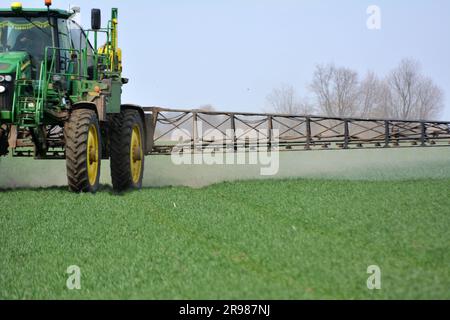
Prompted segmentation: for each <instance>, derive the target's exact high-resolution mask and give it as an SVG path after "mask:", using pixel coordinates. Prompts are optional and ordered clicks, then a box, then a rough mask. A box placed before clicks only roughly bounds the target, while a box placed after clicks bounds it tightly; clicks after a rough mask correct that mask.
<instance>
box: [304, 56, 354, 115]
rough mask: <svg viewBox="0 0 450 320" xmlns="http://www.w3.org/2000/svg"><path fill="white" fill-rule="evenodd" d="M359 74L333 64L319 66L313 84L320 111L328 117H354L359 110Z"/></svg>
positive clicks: (312, 89)
mask: <svg viewBox="0 0 450 320" xmlns="http://www.w3.org/2000/svg"><path fill="white" fill-rule="evenodd" d="M358 85H359V83H358V74H357V73H356V72H355V71H353V70H351V69H348V68H336V67H335V66H334V65H333V64H329V65H327V66H322V65H318V66H317V67H316V71H315V72H314V76H313V81H312V83H311V86H310V88H311V91H312V92H313V93H314V95H315V96H316V100H317V104H318V107H319V108H320V110H321V111H322V112H323V113H325V114H326V115H328V116H338V117H345V116H354V115H355V114H356V113H357V109H358V99H359V88H358Z"/></svg>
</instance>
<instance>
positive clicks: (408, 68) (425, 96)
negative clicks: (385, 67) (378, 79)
mask: <svg viewBox="0 0 450 320" xmlns="http://www.w3.org/2000/svg"><path fill="white" fill-rule="evenodd" d="M386 83H387V85H388V86H389V91H390V100H389V101H388V105H389V107H388V109H389V116H391V117H395V118H400V119H414V120H417V119H431V118H437V117H438V116H439V114H440V113H441V111H442V109H443V92H442V90H441V89H440V88H439V87H438V86H436V85H435V84H434V82H433V81H432V80H431V79H430V78H426V77H424V76H423V75H422V74H421V70H420V64H419V63H418V62H417V61H415V60H410V59H404V60H402V61H401V62H400V65H399V66H398V67H397V68H396V69H394V70H393V71H392V72H391V73H390V74H389V75H388V77H387V78H386Z"/></svg>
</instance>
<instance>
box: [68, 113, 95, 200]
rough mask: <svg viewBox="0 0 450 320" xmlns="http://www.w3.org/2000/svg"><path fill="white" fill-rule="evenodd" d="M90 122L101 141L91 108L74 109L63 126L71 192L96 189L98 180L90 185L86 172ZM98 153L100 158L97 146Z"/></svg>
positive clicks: (93, 190)
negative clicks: (95, 128)
mask: <svg viewBox="0 0 450 320" xmlns="http://www.w3.org/2000/svg"><path fill="white" fill-rule="evenodd" d="M92 123H95V124H96V126H97V130H98V134H99V140H100V141H99V143H101V137H100V130H99V127H98V120H97V115H96V113H95V111H93V110H89V109H78V110H74V111H73V112H72V114H71V117H70V119H69V121H67V122H66V124H65V126H64V135H65V139H66V167H67V180H68V184H69V190H70V191H72V192H77V193H79V192H96V191H97V190H98V184H99V183H98V181H97V183H96V184H95V185H94V186H91V185H90V183H89V177H88V173H87V161H88V159H87V140H88V133H89V127H90V126H91V125H92ZM99 153H100V154H99V159H101V148H99ZM99 167H100V164H99ZM99 170H100V169H99ZM97 180H98V178H97Z"/></svg>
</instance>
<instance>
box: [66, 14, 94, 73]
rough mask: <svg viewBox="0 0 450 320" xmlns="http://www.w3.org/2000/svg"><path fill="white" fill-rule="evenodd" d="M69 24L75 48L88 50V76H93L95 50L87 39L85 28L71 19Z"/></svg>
mask: <svg viewBox="0 0 450 320" xmlns="http://www.w3.org/2000/svg"><path fill="white" fill-rule="evenodd" d="M68 26H69V33H70V38H71V42H72V46H73V48H74V49H75V50H78V51H80V52H82V51H84V50H87V55H88V61H87V68H88V77H89V78H92V74H93V67H94V57H93V55H94V50H93V49H92V46H91V44H90V43H89V41H87V39H86V34H85V33H84V31H83V29H81V27H80V26H79V25H78V24H77V23H76V22H75V21H73V20H69V23H68Z"/></svg>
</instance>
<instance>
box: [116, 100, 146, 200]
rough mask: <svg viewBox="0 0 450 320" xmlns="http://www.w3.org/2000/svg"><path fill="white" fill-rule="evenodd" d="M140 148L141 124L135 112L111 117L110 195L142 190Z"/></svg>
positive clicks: (142, 167) (131, 111) (141, 152)
mask: <svg viewBox="0 0 450 320" xmlns="http://www.w3.org/2000/svg"><path fill="white" fill-rule="evenodd" d="M144 145H145V135H144V124H143V121H142V118H141V116H140V114H139V112H138V111H136V110H132V109H124V110H122V112H121V113H120V114H117V115H114V116H112V117H111V122H110V152H111V178H112V184H113V189H114V191H116V192H123V191H126V190H130V189H140V188H142V179H143V176H144V163H145V154H144Z"/></svg>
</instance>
